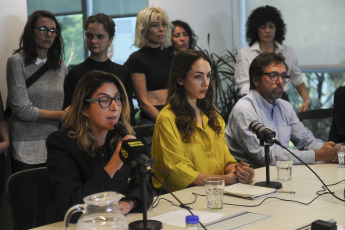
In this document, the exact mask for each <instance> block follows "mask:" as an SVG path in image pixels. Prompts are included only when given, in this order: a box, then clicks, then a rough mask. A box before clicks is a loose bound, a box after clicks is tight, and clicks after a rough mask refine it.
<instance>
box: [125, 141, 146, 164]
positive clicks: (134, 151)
mask: <svg viewBox="0 0 345 230" xmlns="http://www.w3.org/2000/svg"><path fill="white" fill-rule="evenodd" d="M119 154H120V159H121V160H122V162H123V163H125V164H127V163H129V162H131V161H135V160H136V159H137V158H138V157H139V156H140V155H141V154H145V155H149V154H148V152H147V149H146V147H145V145H144V144H143V143H142V142H141V141H139V140H137V139H130V140H124V141H122V146H121V149H120V153H119Z"/></svg>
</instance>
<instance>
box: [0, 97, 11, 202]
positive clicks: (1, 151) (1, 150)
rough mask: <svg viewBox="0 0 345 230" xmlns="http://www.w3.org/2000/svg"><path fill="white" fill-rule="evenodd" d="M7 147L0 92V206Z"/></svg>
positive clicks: (7, 140) (4, 180)
mask: <svg viewBox="0 0 345 230" xmlns="http://www.w3.org/2000/svg"><path fill="white" fill-rule="evenodd" d="M8 145H9V138H8V129H7V123H6V121H5V115H4V107H3V105H2V97H1V92H0V205H1V198H2V193H3V192H4V187H5V182H6V170H7V169H6V165H7V164H6V157H5V151H6V149H7V148H8Z"/></svg>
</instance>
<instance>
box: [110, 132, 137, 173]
mask: <svg viewBox="0 0 345 230" xmlns="http://www.w3.org/2000/svg"><path fill="white" fill-rule="evenodd" d="M129 139H136V137H135V136H133V135H126V136H124V137H123V138H122V140H121V141H120V142H119V143H118V144H117V146H116V149H115V151H114V153H113V155H112V156H111V158H110V160H109V162H108V163H107V165H106V166H105V167H104V170H105V171H107V173H108V174H109V176H110V177H111V178H113V176H114V174H115V173H116V171H117V170H119V169H120V168H121V167H122V165H123V162H122V160H121V159H120V150H121V146H122V141H124V140H129Z"/></svg>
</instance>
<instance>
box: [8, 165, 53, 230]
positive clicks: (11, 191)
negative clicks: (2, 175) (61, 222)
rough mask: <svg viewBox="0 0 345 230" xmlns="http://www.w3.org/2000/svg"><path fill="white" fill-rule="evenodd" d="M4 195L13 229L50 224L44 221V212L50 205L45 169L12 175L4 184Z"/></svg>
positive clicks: (29, 170)
mask: <svg viewBox="0 0 345 230" xmlns="http://www.w3.org/2000/svg"><path fill="white" fill-rule="evenodd" d="M6 193H7V197H8V201H9V205H10V210H11V214H12V220H13V226H14V229H17V230H21V229H30V228H35V227H39V226H42V225H46V224H50V223H48V222H47V221H46V210H47V208H48V205H49V203H50V193H49V179H48V169H47V167H41V168H34V169H28V170H23V171H19V172H16V173H14V174H12V175H11V176H10V177H9V178H8V180H7V183H6Z"/></svg>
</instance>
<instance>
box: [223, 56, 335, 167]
mask: <svg viewBox="0 0 345 230" xmlns="http://www.w3.org/2000/svg"><path fill="white" fill-rule="evenodd" d="M284 60H285V59H284V57H283V56H281V55H279V54H274V53H262V54H260V55H259V56H257V57H256V58H255V59H254V60H253V62H252V63H251V65H250V68H249V77H250V89H251V91H250V93H249V94H247V95H246V96H245V97H243V98H241V99H240V100H239V101H238V102H237V103H236V105H235V107H234V108H233V110H232V111H231V114H230V116H229V119H228V123H227V126H226V130H225V137H226V141H227V143H228V146H229V148H230V152H231V154H232V155H233V156H234V157H235V158H236V159H237V160H242V161H245V162H248V163H252V164H254V167H261V166H264V165H265V160H264V159H265V158H264V155H265V152H264V147H262V146H260V140H259V139H258V138H257V136H256V135H255V134H253V133H252V132H251V131H250V130H249V124H250V123H251V122H252V121H258V122H260V123H261V124H263V125H264V126H265V127H267V128H269V129H271V130H273V131H275V132H276V134H277V135H276V139H277V140H279V141H280V142H281V143H282V145H284V146H286V147H288V146H289V142H290V141H291V142H292V143H293V144H294V145H295V146H296V148H297V149H298V150H291V151H292V152H293V153H294V154H295V155H297V156H298V157H299V158H300V159H301V160H303V161H304V162H305V163H314V162H315V161H327V162H336V161H337V147H336V144H335V143H334V142H325V143H324V142H323V141H322V140H319V139H316V138H315V137H314V135H313V134H312V133H311V131H309V130H306V128H305V127H304V125H303V124H302V122H300V121H299V119H298V117H297V115H296V112H295V111H294V110H293V108H292V106H291V104H290V103H289V102H287V101H284V100H282V99H280V97H281V96H282V93H283V88H284V83H286V82H288V80H289V77H288V76H287V75H286V72H287V66H286V64H285V63H284ZM278 154H289V153H288V152H287V151H286V150H284V149H283V148H281V147H280V146H278V145H272V146H271V147H270V158H271V164H273V165H274V164H275V155H278ZM294 164H301V163H300V162H299V161H298V160H297V159H296V158H294Z"/></svg>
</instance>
